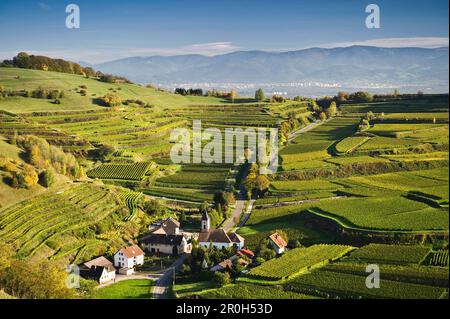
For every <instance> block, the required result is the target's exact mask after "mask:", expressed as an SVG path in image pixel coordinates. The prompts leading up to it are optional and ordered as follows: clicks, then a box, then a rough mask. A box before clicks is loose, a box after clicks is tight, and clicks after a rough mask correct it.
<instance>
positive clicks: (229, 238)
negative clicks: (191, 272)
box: [198, 212, 244, 249]
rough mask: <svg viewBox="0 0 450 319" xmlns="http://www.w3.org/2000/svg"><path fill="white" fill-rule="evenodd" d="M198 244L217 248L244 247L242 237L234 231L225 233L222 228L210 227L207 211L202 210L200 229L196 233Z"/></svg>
mask: <svg viewBox="0 0 450 319" xmlns="http://www.w3.org/2000/svg"><path fill="white" fill-rule="evenodd" d="M198 244H199V246H203V247H206V248H209V247H210V246H211V245H212V246H214V247H216V248H217V249H222V248H229V247H235V248H236V249H242V248H243V247H244V238H243V237H241V236H239V235H238V234H236V233H235V232H230V233H227V232H226V231H225V230H223V229H222V228H219V229H211V228H210V219H209V216H208V213H207V212H203V214H202V221H201V229H200V233H199V235H198Z"/></svg>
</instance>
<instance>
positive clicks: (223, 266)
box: [210, 259, 233, 271]
mask: <svg viewBox="0 0 450 319" xmlns="http://www.w3.org/2000/svg"><path fill="white" fill-rule="evenodd" d="M231 267H233V261H232V260H231V259H225V260H223V261H221V262H220V263H218V264H217V265H215V266H214V267H211V269H210V270H211V271H221V270H226V269H231Z"/></svg>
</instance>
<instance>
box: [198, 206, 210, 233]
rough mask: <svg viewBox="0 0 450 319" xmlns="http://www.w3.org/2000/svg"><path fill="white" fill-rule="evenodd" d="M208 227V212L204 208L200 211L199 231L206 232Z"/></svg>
mask: <svg viewBox="0 0 450 319" xmlns="http://www.w3.org/2000/svg"><path fill="white" fill-rule="evenodd" d="M209 229H210V220H209V215H208V212H207V211H206V210H204V211H203V213H202V228H201V230H200V231H201V232H202V233H207V232H209Z"/></svg>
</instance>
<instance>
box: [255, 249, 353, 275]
mask: <svg viewBox="0 0 450 319" xmlns="http://www.w3.org/2000/svg"><path fill="white" fill-rule="evenodd" d="M353 249H354V248H353V247H351V246H341V245H315V246H311V247H308V248H296V249H293V250H291V251H289V252H287V253H285V254H284V255H283V256H282V257H280V258H277V259H272V260H269V261H267V262H265V263H263V264H262V265H261V266H258V267H256V268H254V269H252V270H251V271H250V273H249V275H250V276H252V277H257V278H267V279H271V280H280V279H286V278H289V277H291V276H293V275H295V274H298V273H300V272H301V271H304V270H306V269H311V268H314V267H318V266H320V265H323V264H325V263H327V262H328V261H330V260H335V259H338V258H340V257H342V256H343V255H345V254H347V253H348V252H350V251H351V250H353Z"/></svg>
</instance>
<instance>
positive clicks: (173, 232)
mask: <svg viewBox="0 0 450 319" xmlns="http://www.w3.org/2000/svg"><path fill="white" fill-rule="evenodd" d="M150 230H151V233H150V234H149V235H147V236H145V237H143V238H142V239H141V240H140V242H141V243H143V244H144V245H145V249H146V250H147V251H148V252H151V253H156V254H159V253H163V254H168V255H174V256H176V255H179V254H184V253H190V252H191V244H188V242H187V240H186V238H185V236H184V235H183V234H181V233H180V223H179V222H178V221H177V220H175V219H173V218H171V217H169V218H167V219H165V220H163V221H162V222H161V223H160V224H158V225H157V226H156V227H152V228H151V229H150Z"/></svg>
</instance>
